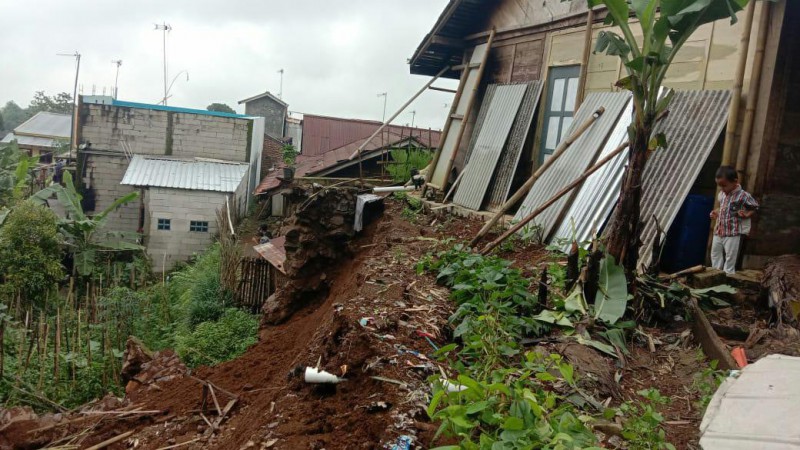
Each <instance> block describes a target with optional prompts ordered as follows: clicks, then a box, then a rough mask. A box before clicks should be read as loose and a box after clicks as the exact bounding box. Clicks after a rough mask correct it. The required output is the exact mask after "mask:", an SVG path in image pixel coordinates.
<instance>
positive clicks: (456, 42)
mask: <svg viewBox="0 0 800 450" xmlns="http://www.w3.org/2000/svg"><path fill="white" fill-rule="evenodd" d="M431 44H435V45H444V46H446V47H454V48H463V47H464V40H463V39H456V38H451V37H446V36H440V35H438V34H436V35H433V36H431Z"/></svg>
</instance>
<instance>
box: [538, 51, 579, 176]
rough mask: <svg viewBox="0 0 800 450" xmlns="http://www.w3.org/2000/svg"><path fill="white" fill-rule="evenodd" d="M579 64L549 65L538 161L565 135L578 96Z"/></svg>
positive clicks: (540, 161)
mask: <svg viewBox="0 0 800 450" xmlns="http://www.w3.org/2000/svg"><path fill="white" fill-rule="evenodd" d="M580 73H581V67H580V66H565V67H551V68H550V70H549V72H548V80H547V101H546V102H545V103H544V104H545V105H547V107H546V108H545V111H544V122H543V123H544V130H542V148H541V152H540V156H539V163H542V162H544V160H545V158H546V156H547V155H551V154H552V153H553V152H554V151H555V149H556V147H558V144H559V143H561V141H562V140H563V139H564V138H565V137H566V136H567V132H568V130H569V127H570V126H571V125H572V116H573V114H574V113H575V102H576V100H577V98H578V87H579V83H578V81H579V79H580Z"/></svg>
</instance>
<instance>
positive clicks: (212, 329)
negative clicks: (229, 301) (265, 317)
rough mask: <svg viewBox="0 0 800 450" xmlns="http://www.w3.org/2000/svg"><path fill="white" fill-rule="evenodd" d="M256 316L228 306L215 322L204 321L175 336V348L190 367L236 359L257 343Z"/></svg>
mask: <svg viewBox="0 0 800 450" xmlns="http://www.w3.org/2000/svg"><path fill="white" fill-rule="evenodd" d="M257 331H258V318H257V317H256V316H255V315H253V314H248V313H246V312H244V311H242V310H239V309H236V308H228V309H226V310H225V312H224V313H223V314H222V316H221V317H220V318H219V320H218V321H209V322H203V323H201V324H199V325H197V327H196V328H195V329H194V330H193V331H191V332H190V333H188V334H186V335H180V336H178V338H177V346H176V351H177V352H178V354H179V355H180V356H181V358H182V359H183V361H184V362H185V363H186V365H188V366H189V367H194V366H198V365H200V364H203V365H213V364H219V363H221V362H224V361H228V360H230V359H233V358H236V357H237V356H240V355H241V354H243V353H244V352H245V350H247V348H248V347H250V346H251V345H253V344H255V343H256V340H257V339H256V333H257Z"/></svg>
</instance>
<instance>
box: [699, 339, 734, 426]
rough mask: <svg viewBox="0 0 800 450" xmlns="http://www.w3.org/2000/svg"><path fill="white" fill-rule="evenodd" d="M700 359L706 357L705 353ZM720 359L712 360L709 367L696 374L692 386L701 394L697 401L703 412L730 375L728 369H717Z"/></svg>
mask: <svg viewBox="0 0 800 450" xmlns="http://www.w3.org/2000/svg"><path fill="white" fill-rule="evenodd" d="M700 356H701V358H699V359H700V360H703V359H705V356H704V355H702V354H701V355H700ZM718 365H719V361H717V360H714V361H711V363H710V364H709V366H708V367H706V368H704V369H703V370H701V371H700V372H699V373H697V374H695V376H694V381H693V382H692V388H693V389H694V391H695V392H697V393H699V394H700V399H699V400H698V402H697V408H698V409H699V410H700V413H701V414H703V413H704V412H705V410H706V408H708V404H709V403H711V398H712V397H714V394H715V393H716V392H717V389H718V388H719V386H720V385H721V384H722V382H723V381H725V378H726V377H727V376H728V374H727V371H725V370H719V369H717V366H718Z"/></svg>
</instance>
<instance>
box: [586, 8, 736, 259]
mask: <svg viewBox="0 0 800 450" xmlns="http://www.w3.org/2000/svg"><path fill="white" fill-rule="evenodd" d="M588 4H589V6H590V7H595V6H600V5H604V6H605V7H606V8H607V10H608V16H607V19H606V23H608V24H610V25H614V26H616V27H618V29H619V31H620V33H619V34H618V33H615V32H613V31H607V30H604V31H602V32H600V34H599V35H598V38H597V44H596V48H595V51H596V52H604V53H606V54H609V55H614V56H618V57H619V58H620V59H621V60H622V63H623V66H624V67H625V70H626V72H627V77H625V78H623V79H621V80H619V81H618V82H617V85H618V86H619V87H622V88H624V89H628V90H630V91H631V92H632V93H633V106H634V107H633V110H634V115H633V123H632V124H631V126H630V128H629V129H628V135H629V142H630V153H631V154H630V157H629V161H630V164H628V166H627V169H626V172H625V176H624V180H625V181H624V183H623V186H622V189H621V191H620V197H619V201H618V207H617V214H615V216H614V219H613V220H612V222H611V223H610V224H609V226H608V228H607V230H606V233H605V234H606V236H608V242H607V245H608V252H609V253H610V254H611V255H613V256H614V258H615V259H616V260H617V261H619V262H620V263H622V264H623V265H624V266H625V268H626V269H627V270H628V271H629V272H631V273H633V272H634V271H635V270H636V265H637V257H638V253H639V227H640V199H641V195H642V174H643V173H644V168H645V166H646V163H647V159H648V156H649V154H650V152H651V151H653V150H656V149H657V148H659V147H662V148H663V147H666V146H667V142H666V137H665V136H664V135H663V134H659V135H655V136H654V135H653V129H654V127H655V124H656V121H657V119H658V117H659V116H660V115H661V114H663V113H664V112H665V111H666V110H667V108H668V107H669V103H670V100H671V99H672V96H673V91H669V92H668V93H667V94H665V95H663V96H662V97H659V91H660V89H661V86H662V85H663V82H664V79H665V77H666V75H667V72H668V70H669V68H670V65H671V63H672V61H673V60H674V59H675V57H676V55H677V54H678V52H679V51H680V50H681V48H682V47H683V45H684V44H685V43H686V42H687V41H688V40H689V38H690V37H691V36H692V34H694V32H695V31H696V30H697V29H698V28H699V27H701V26H702V25H704V24H706V23H709V22H713V21H715V20H718V19H723V18H726V17H730V19H731V22H735V21H736V12H737V11H740V10H741V9H742V8H743V7H744V5H746V4H747V0H694V1H687V0H588ZM631 13H633V15H634V16H635V17H636V18H637V19H638V24H639V27H640V29H641V33H639V35H640V36H641V38H639V39H637V33H634V31H633V27H632V23H631V21H630V17H631ZM623 255H625V258H624V260H623Z"/></svg>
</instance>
